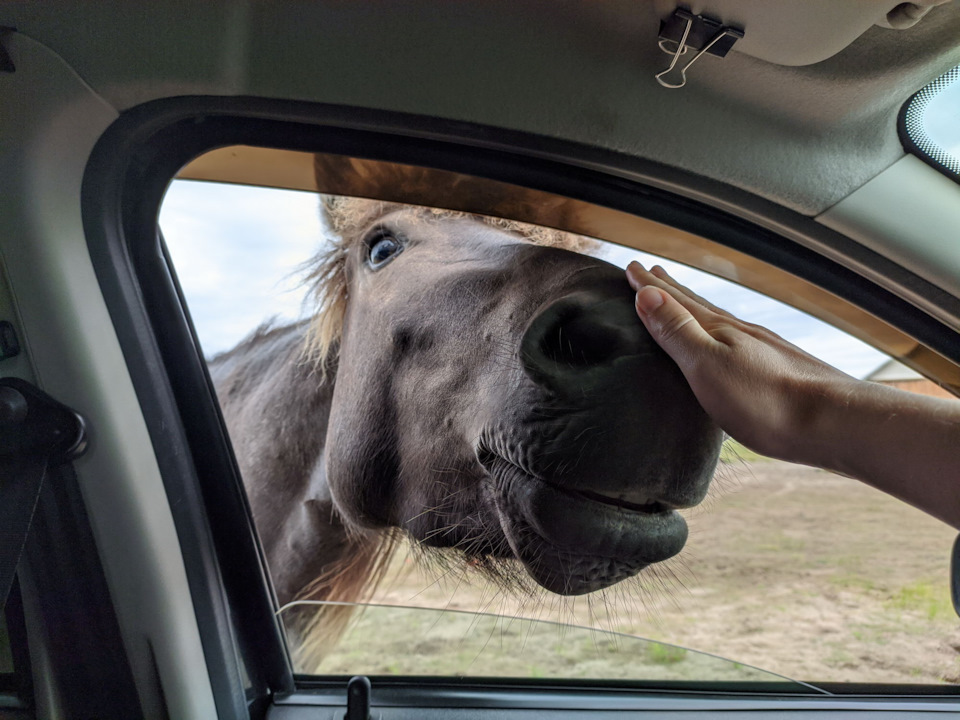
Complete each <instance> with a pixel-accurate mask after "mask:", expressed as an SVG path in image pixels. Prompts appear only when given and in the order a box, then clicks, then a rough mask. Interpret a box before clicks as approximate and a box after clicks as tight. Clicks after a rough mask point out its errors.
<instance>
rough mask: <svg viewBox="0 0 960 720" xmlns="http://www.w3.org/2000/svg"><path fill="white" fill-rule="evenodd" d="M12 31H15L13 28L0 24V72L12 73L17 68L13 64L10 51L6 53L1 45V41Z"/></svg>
mask: <svg viewBox="0 0 960 720" xmlns="http://www.w3.org/2000/svg"><path fill="white" fill-rule="evenodd" d="M13 32H16V29H15V28H12V27H5V26H0V73H12V72H15V71H16V69H17V68H16V66H14V64H13V60H12V59H11V58H10V53H8V52H7V49H6V48H5V47H4V46H3V41H4V40H5V39H6V37H7V35H9V34H10V33H13Z"/></svg>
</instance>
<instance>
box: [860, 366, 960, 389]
mask: <svg viewBox="0 0 960 720" xmlns="http://www.w3.org/2000/svg"><path fill="white" fill-rule="evenodd" d="M864 379H865V380H869V381H871V382H876V383H880V384H881V385H889V386H891V387H895V388H899V389H900V390H907V391H908V392H912V393H918V394H920V395H932V396H933V397H942V398H952V399H956V396H955V395H952V394H951V393H949V392H947V391H946V390H944V389H943V388H942V387H940V386H939V385H937V384H936V383H935V382H933V381H932V380H927V378H925V377H924V376H923V375H921V374H920V373H918V372H917V371H916V370H911V369H910V368H908V367H907V366H906V365H904V364H903V363H899V362H897V361H896V360H888V361H887V362H885V363H884V364H883V365H881V366H880V367H878V368H877V369H876V370H874V371H873V372H872V373H870V374H869V375H867V377H865V378H864Z"/></svg>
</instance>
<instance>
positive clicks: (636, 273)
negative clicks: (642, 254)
mask: <svg viewBox="0 0 960 720" xmlns="http://www.w3.org/2000/svg"><path fill="white" fill-rule="evenodd" d="M642 271H643V265H641V264H640V263H638V262H637V261H636V260H634V261H633V262H632V263H630V264H629V265H627V280H628V281H629V282H630V285H631V287H633V289H634V290H638V289H640V273H641V272H642Z"/></svg>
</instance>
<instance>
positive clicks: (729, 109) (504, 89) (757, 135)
mask: <svg viewBox="0 0 960 720" xmlns="http://www.w3.org/2000/svg"><path fill="white" fill-rule="evenodd" d="M269 5H270V3H265V2H249V3H243V4H233V3H229V2H226V1H225V0H221V1H220V2H210V3H203V4H202V6H198V7H197V8H195V9H193V10H192V11H191V23H190V27H184V25H183V23H182V18H181V17H179V16H178V15H177V14H175V13H169V12H167V9H168V8H167V6H166V5H165V4H162V3H160V4H150V5H142V4H130V3H125V2H122V1H120V0H105V1H104V2H102V3H96V4H91V3H83V2H79V0H76V1H75V2H64V3H59V4H58V6H57V12H56V13H51V12H49V11H48V10H46V9H45V7H44V6H43V4H37V3H30V2H16V3H11V4H9V5H8V6H7V7H6V8H5V10H4V13H3V14H4V16H5V18H4V19H3V22H4V23H7V24H14V25H16V27H17V28H18V30H19V31H20V32H23V33H27V34H29V35H31V36H32V37H35V38H37V39H39V40H40V41H42V42H44V43H46V44H48V45H49V46H50V47H51V48H53V49H54V50H55V51H57V52H58V53H60V54H61V55H62V56H63V57H64V58H65V60H66V61H67V62H68V63H70V64H71V66H73V67H74V68H75V69H76V70H77V72H78V73H79V74H80V75H81V76H82V77H83V78H84V79H85V80H86V81H87V82H88V83H89V84H90V85H91V86H92V87H93V88H95V89H96V91H97V92H98V93H99V94H100V95H101V96H102V97H103V98H105V99H106V100H108V101H109V102H110V103H111V104H113V105H114V107H116V108H118V109H121V110H123V109H127V108H130V107H132V106H134V105H137V104H139V103H142V102H145V101H148V100H151V99H156V98H160V97H165V96H166V97H169V96H171V95H190V94H200V93H203V94H214V95H265V96H273V97H277V96H281V97H287V98H295V99H299V100H308V101H323V102H327V103H337V104H344V105H351V106H356V107H367V108H378V109H382V110H391V111H400V112H415V113H417V114H421V115H430V116H434V117H438V118H445V119H451V120H466V121H470V122H475V123H481V124H485V125H489V126H493V127H501V128H505V129H513V130H520V131H524V132H530V133H536V134H540V135H544V136H547V137H555V138H559V139H565V140H570V141H574V142H578V143H583V144H588V145H592V146H595V147H599V148H605V149H609V150H613V151H616V152H619V153H622V154H626V155H631V156H634V157H639V158H645V159H647V160H653V161H656V162H660V163H663V164H665V165H668V166H673V167H676V168H680V169H683V170H686V171H688V172H690V173H693V174H695V175H697V176H701V177H703V178H707V179H710V180H712V181H720V182H722V183H725V184H727V185H730V186H732V187H735V188H739V189H742V190H746V191H749V192H751V193H754V194H756V195H758V196H760V197H763V198H765V199H768V200H771V201H773V202H776V203H779V204H781V205H784V206H786V207H788V208H790V209H792V210H795V211H797V212H800V213H803V214H807V215H816V214H819V213H820V212H822V211H824V210H825V209H827V208H829V207H830V206H832V205H834V204H835V203H837V202H838V201H840V200H841V199H843V198H844V197H846V196H847V195H849V194H850V193H851V192H852V191H853V190H855V189H856V188H857V187H859V186H861V185H863V184H864V183H865V182H866V181H867V180H869V179H870V178H872V177H874V176H875V175H877V174H878V173H879V172H881V171H882V170H884V169H885V168H886V167H888V166H889V165H891V164H892V163H893V162H895V161H896V160H897V159H898V158H900V157H901V156H902V155H903V148H902V146H901V144H900V141H899V139H898V137H897V132H896V116H897V112H898V111H899V108H900V106H901V105H902V103H903V102H904V101H905V100H906V99H907V98H908V97H909V96H910V95H911V94H913V93H914V92H915V91H916V90H918V89H919V88H920V87H922V86H923V85H924V84H925V83H927V82H928V81H930V80H931V79H933V78H934V77H936V76H937V75H939V74H941V73H943V72H945V71H946V70H947V69H949V68H950V67H952V66H954V65H957V64H960V44H957V43H956V38H957V37H960V3H956V2H953V3H950V4H948V5H944V6H940V7H936V8H933V9H932V10H931V11H930V13H929V14H928V15H927V17H926V18H924V20H923V21H921V22H920V23H918V24H917V25H916V26H915V27H913V28H911V29H909V30H906V31H894V30H889V29H884V28H880V27H873V28H871V29H869V30H868V31H866V32H865V33H864V34H863V35H862V36H860V37H859V38H858V39H857V40H856V41H854V42H853V43H852V44H851V45H850V46H849V47H847V48H846V49H844V50H842V51H841V52H839V53H838V54H836V55H834V56H833V57H830V58H828V59H826V60H824V61H822V62H819V63H816V64H814V65H808V66H802V67H789V66H784V65H777V64H773V63H770V62H765V61H763V60H758V59H756V58H754V57H751V56H749V55H746V54H744V53H740V52H737V51H736V50H735V49H734V51H732V52H731V53H729V55H728V56H727V57H726V58H724V59H722V60H721V59H718V58H712V57H711V58H707V59H704V60H702V61H701V62H699V63H698V65H697V67H696V68H695V70H694V71H693V72H692V75H691V81H690V82H689V83H688V85H687V86H686V87H685V88H683V89H682V90H667V89H665V88H662V87H660V86H659V85H658V84H657V82H656V81H655V80H654V78H653V76H654V74H655V73H657V72H659V71H660V70H662V69H663V68H664V67H665V60H667V56H666V55H664V54H663V53H662V52H661V51H660V49H659V48H658V47H657V42H656V35H657V27H658V25H659V21H660V18H661V16H662V10H658V8H657V6H656V4H652V3H651V4H645V3H636V2H632V1H628V0H617V1H615V2H614V1H611V2H606V3H574V2H569V3H550V4H543V3H535V2H532V1H531V2H516V1H515V0H514V1H510V2H508V1H507V0H496V1H492V2H490V3H483V4H479V5H464V4H460V3H456V4H453V5H451V4H450V3H447V2H444V1H443V0H417V1H416V2H410V3H401V4H393V3H385V4H377V5H375V6H370V5H368V4H366V3H330V4H324V5H320V4H309V3H307V4H303V5H302V6H300V7H299V8H298V12H297V13H290V14H287V15H285V16H282V17H280V16H278V15H277V14H275V13H272V12H271V11H270V7H269ZM425 18H429V19H430V22H425V21H424V19H425ZM78 27H96V28H101V29H109V32H96V33H92V32H86V33H81V32H77V28H78ZM437 28H443V33H438V32H437ZM746 32H747V33H748V34H749V32H750V29H749V27H747V28H746ZM279 38H282V41H280V40H278V39H279ZM200 40H202V41H200ZM331 69H333V70H332V71H331ZM560 98H562V99H563V100H562V103H561V102H559V101H558V99H560Z"/></svg>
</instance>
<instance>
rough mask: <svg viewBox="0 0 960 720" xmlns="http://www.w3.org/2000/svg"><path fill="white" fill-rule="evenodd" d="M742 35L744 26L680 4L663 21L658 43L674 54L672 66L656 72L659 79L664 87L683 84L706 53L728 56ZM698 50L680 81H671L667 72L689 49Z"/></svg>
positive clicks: (661, 47) (673, 87)
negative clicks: (729, 23)
mask: <svg viewBox="0 0 960 720" xmlns="http://www.w3.org/2000/svg"><path fill="white" fill-rule="evenodd" d="M741 38H743V29H742V28H735V27H730V26H728V25H724V24H723V23H722V22H720V21H719V20H717V19H715V18H712V17H708V16H706V15H694V14H693V13H692V12H690V8H687V7H684V6H680V7H678V8H677V9H676V10H674V11H673V14H672V15H671V16H670V17H668V18H667V19H666V20H661V21H660V37H659V40H658V41H657V44H658V45H659V46H660V49H661V50H663V52H665V53H667V55H671V56H672V59H671V61H670V66H669V67H668V68H667V69H666V70H664V71H663V72H661V73H657V74H656V75H655V76H654V77H656V79H657V82H658V83H660V84H661V85H663V86H664V87H665V88H671V89H676V88H682V87H683V86H684V85H686V84H687V70H689V69H690V66H691V65H693V64H694V63H695V62H696V61H697V60H699V59H700V58H701V57H702V56H703V55H707V54H709V55H715V56H717V57H725V56H726V54H727V53H728V52H730V48H732V47H733V46H734V44H735V43H736V42H737V40H740V39H741ZM688 48H689V49H691V50H694V51H696V53H697V54H696V55H694V56H693V58H692V59H691V60H690V61H689V62H688V63H687V64H686V65H684V66H683V67H682V68H680V82H679V83H671V82H669V81H667V80H665V79H664V76H665V75H667V74H669V73H670V72H672V71H673V69H674V68H675V67H676V66H677V61H678V60H679V59H680V56H681V55H685V54H686V52H687V49H688Z"/></svg>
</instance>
